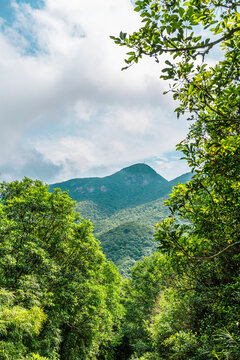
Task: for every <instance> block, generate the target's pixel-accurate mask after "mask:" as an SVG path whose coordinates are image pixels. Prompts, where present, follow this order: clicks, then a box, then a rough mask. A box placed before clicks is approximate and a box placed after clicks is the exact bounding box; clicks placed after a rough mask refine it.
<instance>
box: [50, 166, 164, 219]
mask: <svg viewBox="0 0 240 360" xmlns="http://www.w3.org/2000/svg"><path fill="white" fill-rule="evenodd" d="M54 188H60V189H62V190H69V196H70V197H71V198H72V199H73V200H76V201H78V202H79V201H86V200H90V201H93V202H94V203H95V204H97V205H98V206H99V208H100V209H104V211H105V212H107V213H108V215H112V214H113V213H114V212H116V211H117V210H120V209H124V208H126V207H135V206H137V205H140V204H144V203H146V202H150V201H153V200H156V199H158V198H160V197H162V196H164V195H165V194H167V193H168V192H169V191H170V189H171V185H170V184H169V182H168V181H167V180H166V179H164V178H163V177H162V176H160V175H159V174H157V173H156V171H154V170H153V169H152V168H151V167H150V166H148V165H145V164H136V165H132V166H130V167H127V168H124V169H122V170H120V171H118V172H117V173H115V174H113V175H110V176H106V177H103V178H82V179H72V180H68V181H65V182H62V183H57V184H53V185H50V190H53V189H54Z"/></svg>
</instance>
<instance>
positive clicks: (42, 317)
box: [0, 178, 123, 360]
mask: <svg viewBox="0 0 240 360" xmlns="http://www.w3.org/2000/svg"><path fill="white" fill-rule="evenodd" d="M1 202H2V203H1V205H0V212H1V227H0V239H1V240H0V275H1V276H0V286H1V288H2V289H3V291H5V292H6V291H7V294H12V293H13V294H14V297H13V300H12V303H10V305H8V307H7V308H6V307H2V308H1V315H0V319H1V324H2V325H1V326H2V331H1V335H0V341H1V344H2V350H0V351H2V352H4V351H5V355H4V356H5V357H3V359H5V358H6V359H10V358H11V359H16V357H17V356H19V359H20V358H23V357H24V356H28V357H30V358H31V356H32V357H33V358H34V356H35V358H38V355H37V354H39V356H40V355H41V356H43V357H49V359H51V360H52V359H69V360H70V359H74V360H77V359H81V360H83V359H95V358H96V356H97V354H99V352H101V353H104V351H105V350H104V349H105V348H106V347H107V346H108V343H109V341H110V340H112V339H113V338H114V337H115V334H114V331H113V328H117V326H118V323H119V320H120V318H121V316H122V311H123V310H122V305H121V304H120V293H121V288H120V286H121V278H120V276H119V274H118V273H117V270H116V269H115V268H114V266H113V265H111V264H110V263H108V262H106V260H105V257H104V255H103V254H102V252H101V250H100V248H99V244H98V242H97V241H96V240H95V239H94V237H93V235H92V227H91V224H90V223H89V222H88V221H85V220H83V219H82V220H81V221H80V219H79V217H78V215H77V213H76V211H75V204H74V202H73V201H72V200H71V199H70V198H69V197H68V195H67V194H66V193H62V192H61V191H60V190H55V191H54V192H53V193H49V192H48V187H47V186H45V185H43V184H42V183H41V182H40V181H32V180H30V179H27V178H25V179H24V180H23V181H21V182H18V181H15V182H12V183H9V184H8V183H3V184H2V185H1ZM16 339H17V343H18V344H19V345H17V346H15V342H16ZM13 344H14V346H13ZM18 349H20V350H18ZM16 351H18V352H19V354H20V355H21V356H20V355H19V354H18V355H17V353H16ZM31 353H33V354H34V353H35V355H31Z"/></svg>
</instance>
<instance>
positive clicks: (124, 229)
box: [50, 164, 192, 276]
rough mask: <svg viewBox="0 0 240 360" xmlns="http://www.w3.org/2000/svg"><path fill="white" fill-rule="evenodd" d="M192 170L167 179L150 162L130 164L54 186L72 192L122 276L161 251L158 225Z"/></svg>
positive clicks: (73, 197) (78, 209)
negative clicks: (171, 196) (173, 194)
mask: <svg viewBox="0 0 240 360" xmlns="http://www.w3.org/2000/svg"><path fill="white" fill-rule="evenodd" d="M191 177H192V174H191V173H187V174H183V175H181V176H179V177H177V178H176V179H173V180H171V181H167V180H166V179H164V178H163V177H162V176H161V175H159V174H157V173H156V171H154V170H153V169H152V168H151V167H150V166H148V165H146V164H135V165H132V166H129V167H126V168H124V169H122V170H120V171H118V172H116V173H115V174H113V175H110V176H106V177H102V178H99V177H95V178H79V179H72V180H68V181H65V182H62V183H57V184H53V185H50V190H53V189H54V188H60V189H61V190H63V191H65V190H68V191H69V196H70V197H71V198H72V199H73V200H75V201H77V211H79V212H80V214H81V216H82V217H83V218H85V219H90V220H91V221H92V223H93V227H94V234H95V236H96V237H97V238H98V239H99V240H100V242H101V246H102V248H103V251H104V253H105V255H106V256H107V258H108V259H109V260H111V261H113V262H114V263H115V264H116V265H117V266H118V268H119V271H120V272H121V274H122V275H123V276H129V274H130V268H131V267H132V266H133V265H134V264H135V262H136V261H138V260H140V259H141V258H143V257H144V256H147V255H150V254H151V253H152V252H153V251H155V250H156V247H157V246H156V243H155V240H154V237H153V234H154V225H155V224H156V222H161V220H163V219H164V218H166V217H167V216H168V214H169V211H168V208H167V207H165V206H164V201H165V200H166V199H167V197H168V195H169V193H170V192H171V190H172V187H173V186H176V185H177V184H179V183H186V182H187V181H189V180H190V179H191Z"/></svg>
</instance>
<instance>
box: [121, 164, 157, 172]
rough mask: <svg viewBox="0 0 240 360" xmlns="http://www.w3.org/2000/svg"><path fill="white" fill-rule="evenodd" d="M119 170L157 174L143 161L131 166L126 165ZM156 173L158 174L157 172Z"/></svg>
mask: <svg viewBox="0 0 240 360" xmlns="http://www.w3.org/2000/svg"><path fill="white" fill-rule="evenodd" d="M120 172H128V173H134V174H139V173H140V174H154V175H155V174H157V173H156V171H155V170H153V169H152V168H151V167H150V166H149V165H147V164H144V163H138V164H134V165H131V166H128V167H126V168H124V169H122V170H120ZM157 175H158V174H157Z"/></svg>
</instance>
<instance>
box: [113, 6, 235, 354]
mask: <svg viewBox="0 0 240 360" xmlns="http://www.w3.org/2000/svg"><path fill="white" fill-rule="evenodd" d="M239 6H240V4H239V2H238V1H235V0H231V1H225V0H217V1H216V0H189V1H186V2H184V1H181V0H177V1H166V0H162V1H154V0H143V1H137V2H136V9H135V10H136V11H137V12H139V13H140V15H141V17H142V21H143V26H142V28H141V29H140V30H139V31H138V32H135V33H133V34H132V35H129V36H128V35H127V34H125V33H121V34H120V37H119V38H114V37H113V39H114V40H115V42H116V43H117V44H119V45H122V46H127V47H128V48H130V52H129V53H128V59H127V60H126V63H127V66H126V67H129V66H130V65H132V64H133V63H137V62H138V61H139V59H140V58H141V57H142V56H143V55H147V56H150V57H153V58H154V59H155V60H156V61H157V62H158V61H159V57H160V56H161V55H162V54H169V56H171V55H172V56H173V60H172V61H170V60H167V61H166V68H164V69H163V75H162V78H163V79H166V80H169V82H170V90H171V91H172V92H173V97H174V99H177V100H179V106H178V107H177V108H176V112H177V114H178V115H181V114H187V115H188V117H189V120H191V121H192V126H191V128H190V131H189V133H188V136H187V138H186V139H185V140H184V141H183V142H181V143H180V144H179V145H178V149H179V150H181V151H182V152H183V153H184V156H185V158H186V159H187V161H188V163H189V166H190V167H191V168H192V171H193V174H194V175H193V178H192V180H191V181H190V182H188V183H187V184H185V185H179V186H177V187H176V188H175V189H174V191H173V193H172V195H171V198H170V199H169V200H168V201H167V205H168V206H169V210H170V212H171V216H170V217H168V218H167V219H165V220H164V221H162V222H161V223H159V224H157V234H156V239H157V240H158V242H159V250H160V251H161V254H162V255H161V256H162V258H160V259H161V266H160V265H159V266H157V267H155V266H154V264H155V263H156V256H158V255H154V256H153V257H152V258H150V259H145V260H144V262H142V263H139V264H137V265H136V267H135V269H134V270H133V278H132V280H131V282H130V284H129V287H128V292H127V293H128V296H127V299H126V309H127V314H129V315H126V318H125V323H124V325H123V338H122V339H123V340H122V344H124V343H125V347H124V345H123V346H122V347H120V349H121V350H123V349H124V348H125V349H126V353H125V355H124V350H123V352H122V355H121V356H122V357H121V359H124V358H125V359H129V358H130V356H132V359H141V360H143V359H148V360H149V359H158V360H160V359H161V360H164V359H166V360H167V359H179V360H180V359H182V360H185V359H192V360H193V359H194V360H206V359H209V360H210V359H221V360H223V359H226V360H227V359H228V360H237V359H239V358H240V331H239V328H240V326H239V310H240V286H239V285H240V278H239V275H240V274H239V265H240V253H239V250H240V238H239V234H240V229H239V220H240V172H239V165H240V136H239V131H240V116H239V115H240V107H239V104H240V83H239V77H240V72H239V69H240V14H239ZM214 46H215V47H216V46H218V47H220V49H221V52H222V54H221V59H220V60H219V61H216V64H215V65H212V66H210V65H209V64H208V60H207V59H208V54H209V53H210V51H211V49H212V48H214ZM176 216H180V217H181V218H182V219H183V220H184V222H183V223H178V222H176ZM159 256H160V255H159ZM156 269H158V270H159V271H160V273H159V274H158V273H157V272H156ZM167 269H169V270H167ZM171 269H173V272H172V270H171ZM151 274H152V276H151ZM169 274H170V275H171V274H172V276H169V277H168V275H169ZM146 279H148V280H147V282H146ZM156 284H157V286H158V291H157V292H155V289H156ZM151 285H152V287H151ZM148 286H150V290H149V292H150V293H151V294H152V296H150V299H149V300H148V296H147V293H146V292H145V291H146V289H147V288H148ZM151 289H153V291H152V292H151ZM140 304H141V305H140ZM134 309H136V312H137V313H136V312H135V319H137V327H134V318H133V317H131V314H133V311H134ZM131 354H132V355H131ZM124 356H125V357H124Z"/></svg>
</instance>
